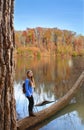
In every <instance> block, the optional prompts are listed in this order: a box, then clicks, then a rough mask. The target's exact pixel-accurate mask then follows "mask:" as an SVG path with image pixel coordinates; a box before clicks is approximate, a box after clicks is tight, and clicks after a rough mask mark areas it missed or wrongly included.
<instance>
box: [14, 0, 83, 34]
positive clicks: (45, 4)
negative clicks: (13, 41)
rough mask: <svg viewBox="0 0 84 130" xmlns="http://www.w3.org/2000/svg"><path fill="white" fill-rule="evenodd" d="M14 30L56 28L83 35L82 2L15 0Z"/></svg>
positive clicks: (81, 0)
mask: <svg viewBox="0 0 84 130" xmlns="http://www.w3.org/2000/svg"><path fill="white" fill-rule="evenodd" d="M14 16H15V17H14V26H15V30H24V29H26V28H33V27H39V26H40V27H50V28H53V27H57V28H60V29H67V30H71V31H74V32H77V33H78V34H83V35H84V0H15V15H14Z"/></svg>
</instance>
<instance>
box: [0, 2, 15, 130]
mask: <svg viewBox="0 0 84 130" xmlns="http://www.w3.org/2000/svg"><path fill="white" fill-rule="evenodd" d="M13 14H14V0H0V130H16V112H15V111H16V108H15V99H14V88H13V77H14V59H13V53H14V47H15V38H14V27H13Z"/></svg>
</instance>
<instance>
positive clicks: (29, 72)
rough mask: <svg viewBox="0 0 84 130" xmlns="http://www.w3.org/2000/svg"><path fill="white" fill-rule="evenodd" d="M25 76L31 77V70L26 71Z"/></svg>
mask: <svg viewBox="0 0 84 130" xmlns="http://www.w3.org/2000/svg"><path fill="white" fill-rule="evenodd" d="M27 77H28V78H32V77H33V72H32V71H31V70H28V71H27Z"/></svg>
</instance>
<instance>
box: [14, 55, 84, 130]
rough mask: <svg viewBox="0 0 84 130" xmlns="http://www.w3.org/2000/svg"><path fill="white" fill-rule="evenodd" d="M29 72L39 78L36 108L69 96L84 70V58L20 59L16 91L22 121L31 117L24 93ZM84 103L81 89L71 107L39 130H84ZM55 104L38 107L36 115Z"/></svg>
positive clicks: (83, 90)
mask: <svg viewBox="0 0 84 130" xmlns="http://www.w3.org/2000/svg"><path fill="white" fill-rule="evenodd" d="M28 69H32V71H33V73H34V77H35V83H36V88H35V92H34V99H35V104H38V103H39V102H42V101H44V100H48V101H58V100H59V98H60V97H62V96H63V95H65V94H66V93H67V92H68V90H69V89H70V88H71V87H72V86H73V84H74V83H75V81H76V80H77V78H78V77H79V75H80V74H81V72H82V71H83V70H84V57H76V58H71V57H45V58H41V59H40V60H38V59H31V58H30V59H28V58H27V57H26V58H23V57H17V59H16V75H15V82H14V88H15V99H16V111H17V119H18V120H20V119H22V118H24V117H26V116H28V100H27V99H26V97H25V96H24V94H23V93H22V82H23V81H24V79H25V78H26V71H27V70H28ZM83 99H84V87H82V88H81V89H80V92H79V93H78V94H77V95H76V97H75V98H74V99H73V100H72V103H71V104H70V106H68V107H67V108H65V109H64V110H62V111H61V112H60V113H58V115H57V114H56V115H55V116H53V117H52V118H50V119H49V120H47V121H45V122H44V123H42V124H41V125H40V126H38V129H40V130H51V129H52V130H79V129H81V130H84V110H83V109H84V101H83ZM51 104H52V103H50V104H48V105H44V106H40V107H34V111H35V112H38V111H40V110H43V109H44V108H46V107H48V106H49V105H51Z"/></svg>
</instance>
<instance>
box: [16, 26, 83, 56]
mask: <svg viewBox="0 0 84 130" xmlns="http://www.w3.org/2000/svg"><path fill="white" fill-rule="evenodd" d="M15 39H16V48H17V49H18V48H19V49H20V47H24V48H25V47H36V48H39V50H40V52H43V51H44V52H45V51H47V52H54V53H56V54H67V53H68V54H70V55H83V54H84V36H82V35H76V33H75V32H72V31H68V30H60V29H58V28H41V27H37V28H32V29H31V28H27V29H26V30H24V31H15Z"/></svg>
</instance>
